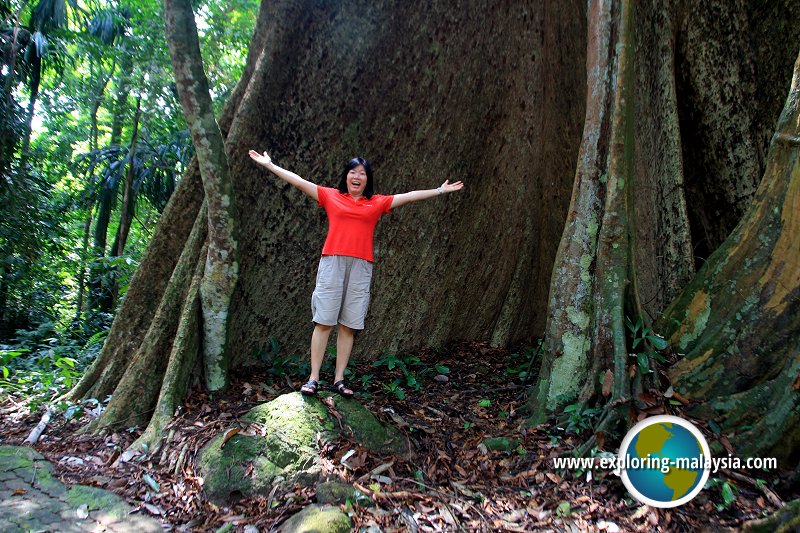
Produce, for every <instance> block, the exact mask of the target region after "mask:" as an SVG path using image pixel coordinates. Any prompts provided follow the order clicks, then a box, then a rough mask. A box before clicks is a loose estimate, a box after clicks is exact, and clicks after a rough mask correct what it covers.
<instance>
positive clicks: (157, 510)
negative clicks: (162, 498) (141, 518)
mask: <svg viewBox="0 0 800 533" xmlns="http://www.w3.org/2000/svg"><path fill="white" fill-rule="evenodd" d="M144 508H145V509H147V512H149V513H150V514H152V515H156V516H161V515H163V514H164V510H163V509H162V508H161V507H159V506H157V505H153V504H152V503H145V504H144Z"/></svg>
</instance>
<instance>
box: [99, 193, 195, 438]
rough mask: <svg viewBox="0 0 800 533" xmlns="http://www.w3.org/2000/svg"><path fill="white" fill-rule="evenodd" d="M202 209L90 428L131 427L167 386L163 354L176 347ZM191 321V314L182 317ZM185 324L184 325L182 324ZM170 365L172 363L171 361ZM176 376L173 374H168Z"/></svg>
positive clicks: (145, 415)
mask: <svg viewBox="0 0 800 533" xmlns="http://www.w3.org/2000/svg"><path fill="white" fill-rule="evenodd" d="M206 220H207V216H206V209H205V207H203V208H202V209H201V210H200V212H199V213H198V216H197V219H196V221H195V224H194V227H193V229H192V233H191V234H190V235H189V239H188V240H187V245H186V246H185V247H184V249H183V253H182V254H181V257H180V258H179V260H178V263H177V265H176V266H175V270H174V271H173V272H172V276H171V277H170V280H169V283H168V284H167V287H166V290H165V291H164V294H163V296H162V298H161V303H160V305H159V307H158V309H157V310H156V313H155V315H154V317H153V321H152V322H151V326H150V328H149V329H148V331H147V333H146V334H145V336H144V339H143V340H142V343H141V344H140V345H139V347H138V349H137V350H136V352H135V353H134V354H133V357H132V360H131V362H130V365H129V366H128V367H127V368H126V369H125V372H124V374H123V375H122V376H121V378H120V379H119V381H118V382H117V384H116V386H115V389H114V394H113V395H112V397H111V401H110V402H109V403H108V406H107V407H106V409H105V411H103V413H102V415H100V417H99V418H98V419H97V420H96V421H95V422H94V423H93V428H95V429H100V428H106V427H119V426H135V425H137V424H141V423H147V422H148V421H149V420H150V417H151V414H152V410H153V406H154V405H155V404H156V402H157V399H158V397H159V393H160V391H161V390H162V386H163V388H164V389H167V388H169V387H170V385H171V384H170V383H169V381H167V382H166V384H165V382H164V377H165V371H166V369H167V367H168V364H169V363H170V362H171V358H167V357H164V354H165V353H170V352H171V351H172V349H173V347H175V346H176V342H175V341H176V338H177V339H178V341H179V342H180V340H181V339H180V337H176V333H178V332H179V330H180V327H179V326H181V325H182V324H180V322H181V320H180V319H181V318H182V317H181V314H182V313H181V311H182V309H183V308H184V307H185V306H184V302H185V301H186V298H187V294H189V296H191V293H190V287H191V283H192V279H193V274H194V272H195V267H196V265H197V262H198V260H201V259H202V260H204V259H205V258H204V257H203V258H201V252H202V251H203V250H204V249H205V246H204V242H205V239H206V232H207V231H208V230H207V223H206ZM183 318H184V319H185V320H192V317H191V315H188V316H184V317H183ZM184 327H185V326H184ZM173 364H174V363H173ZM169 377H170V379H176V378H177V375H171V376H169Z"/></svg>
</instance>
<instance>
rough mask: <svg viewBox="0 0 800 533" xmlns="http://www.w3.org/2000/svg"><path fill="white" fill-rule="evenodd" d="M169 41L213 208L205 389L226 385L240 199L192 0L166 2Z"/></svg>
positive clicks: (204, 291)
mask: <svg viewBox="0 0 800 533" xmlns="http://www.w3.org/2000/svg"><path fill="white" fill-rule="evenodd" d="M164 16H165V19H166V33H167V43H168V44H169V51H170V58H171V60H172V68H173V71H174V73H175V81H176V83H177V87H178V95H179V96H180V100H181V105H182V106H183V112H184V115H185V116H186V122H187V124H188V125H189V131H190V132H191V134H192V142H193V143H194V146H195V152H196V154H197V160H198V166H199V168H200V177H201V178H202V180H203V189H204V191H205V198H206V204H207V206H208V254H207V255H206V266H205V272H204V273H203V279H202V281H201V282H200V300H201V301H202V306H201V309H202V313H203V324H202V325H203V327H202V333H203V343H202V347H203V363H204V370H205V372H204V377H205V382H206V387H208V389H209V390H218V389H222V388H224V387H225V386H227V382H228V367H229V363H230V358H229V354H228V335H229V326H228V323H229V307H230V302H231V296H232V294H233V291H234V288H235V287H236V282H237V280H238V277H239V258H238V243H237V230H236V228H237V214H236V202H235V197H234V193H233V185H232V183H231V175H230V168H229V166H228V157H227V154H226V153H225V141H224V139H223V137H222V132H221V130H220V127H219V125H218V124H217V121H216V118H215V117H214V106H213V103H212V101H211V95H210V93H209V90H208V79H207V78H206V75H205V71H204V70H203V58H202V56H201V55H200V41H199V39H198V36H197V26H196V25H195V20H194V13H193V12H192V4H191V2H190V1H189V0H165V1H164Z"/></svg>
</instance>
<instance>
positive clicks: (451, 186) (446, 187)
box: [439, 180, 464, 194]
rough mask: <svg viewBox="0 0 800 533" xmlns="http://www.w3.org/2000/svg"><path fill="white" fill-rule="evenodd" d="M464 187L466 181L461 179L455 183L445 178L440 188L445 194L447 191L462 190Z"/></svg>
mask: <svg viewBox="0 0 800 533" xmlns="http://www.w3.org/2000/svg"><path fill="white" fill-rule="evenodd" d="M463 188H464V183H462V182H460V181H457V182H455V183H450V180H445V181H444V183H442V184H441V185H440V186H439V190H440V191H442V193H443V194H444V193H446V192H456V191H460V190H461V189H463Z"/></svg>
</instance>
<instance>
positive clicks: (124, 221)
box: [111, 96, 142, 307]
mask: <svg viewBox="0 0 800 533" xmlns="http://www.w3.org/2000/svg"><path fill="white" fill-rule="evenodd" d="M141 108H142V97H141V96H139V98H138V99H137V100H136V112H135V113H134V116H133V132H132V133H131V142H130V146H129V147H128V168H127V169H126V171H125V186H124V188H123V192H122V208H121V209H120V213H119V226H117V235H116V237H114V243H113V244H112V245H111V253H112V254H114V255H115V256H116V257H122V255H123V253H124V252H125V243H127V241H128V233H129V232H130V229H131V223H132V222H133V217H134V215H135V214H136V190H135V189H134V187H133V180H134V176H135V174H136V141H137V140H138V136H139V118H140V116H141ZM114 271H115V275H114V288H113V290H112V291H111V306H112V307H114V306H115V305H116V302H117V298H118V296H119V275H118V271H117V269H116V267H115V268H114Z"/></svg>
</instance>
